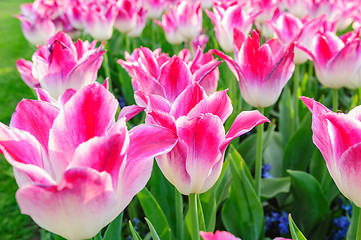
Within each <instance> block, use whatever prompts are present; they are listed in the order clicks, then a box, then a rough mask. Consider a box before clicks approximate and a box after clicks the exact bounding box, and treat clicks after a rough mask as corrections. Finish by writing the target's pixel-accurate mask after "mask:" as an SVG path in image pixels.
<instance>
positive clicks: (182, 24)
mask: <svg viewBox="0 0 361 240" xmlns="http://www.w3.org/2000/svg"><path fill="white" fill-rule="evenodd" d="M175 13H176V14H175V18H176V20H177V23H178V27H179V31H180V33H181V34H182V36H183V37H184V38H185V39H186V40H188V41H190V40H193V39H195V38H196V37H198V36H199V34H200V33H201V31H202V22H203V17H202V9H201V1H200V0H198V1H196V2H195V3H193V2H192V1H180V2H179V3H178V5H177V7H176V10H175Z"/></svg>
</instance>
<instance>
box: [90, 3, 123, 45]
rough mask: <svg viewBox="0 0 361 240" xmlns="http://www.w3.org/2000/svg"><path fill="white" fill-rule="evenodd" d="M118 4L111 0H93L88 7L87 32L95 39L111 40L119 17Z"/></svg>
mask: <svg viewBox="0 0 361 240" xmlns="http://www.w3.org/2000/svg"><path fill="white" fill-rule="evenodd" d="M117 13H118V11H117V6H116V3H115V2H113V1H111V0H93V1H92V2H90V3H88V4H87V6H86V15H85V21H84V25H85V31H86V32H87V33H89V34H90V35H91V36H92V37H93V38H94V39H96V40H99V41H103V40H109V39H110V38H111V37H112V35H113V27H114V23H115V19H116V17H117Z"/></svg>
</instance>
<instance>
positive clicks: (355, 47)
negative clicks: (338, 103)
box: [305, 31, 361, 89]
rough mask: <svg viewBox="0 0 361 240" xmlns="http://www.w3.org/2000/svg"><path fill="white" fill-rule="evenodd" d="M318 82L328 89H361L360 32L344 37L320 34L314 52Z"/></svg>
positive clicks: (313, 47) (315, 39) (315, 42)
mask: <svg viewBox="0 0 361 240" xmlns="http://www.w3.org/2000/svg"><path fill="white" fill-rule="evenodd" d="M305 51H307V52H308V53H309V55H310V56H311V58H312V61H313V63H314V66H315V71H316V76H317V78H318V80H319V81H320V82H321V83H322V84H323V85H324V86H326V87H329V88H334V89H337V88H341V87H348V88H351V89H356V88H358V87H360V86H361V77H360V67H361V39H360V38H359V37H358V32H357V33H353V32H349V33H347V34H345V35H343V36H341V37H338V36H336V34H334V33H333V32H330V31H326V32H324V33H319V34H317V35H316V36H315V37H314V39H313V44H312V47H311V49H310V50H308V49H305Z"/></svg>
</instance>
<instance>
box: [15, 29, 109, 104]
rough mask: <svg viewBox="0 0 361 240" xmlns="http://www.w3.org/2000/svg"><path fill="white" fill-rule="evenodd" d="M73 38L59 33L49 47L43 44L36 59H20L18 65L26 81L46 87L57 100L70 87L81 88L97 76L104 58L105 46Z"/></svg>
mask: <svg viewBox="0 0 361 240" xmlns="http://www.w3.org/2000/svg"><path fill="white" fill-rule="evenodd" d="M95 44H96V41H94V42H92V43H89V42H88V41H85V42H83V41H82V40H80V39H79V40H78V41H77V42H76V43H73V42H72V40H71V38H70V37H69V36H68V35H66V34H65V33H63V32H59V33H58V34H56V35H55V36H53V37H52V38H51V39H49V41H48V43H47V44H46V45H45V46H39V47H38V50H37V51H36V52H35V53H34V55H33V56H32V62H30V61H25V60H24V59H20V60H18V61H17V68H18V70H19V72H20V75H21V77H22V79H23V80H24V82H25V83H26V84H27V85H28V86H30V87H32V88H34V87H39V86H40V87H42V88H44V89H46V90H47V91H48V92H49V93H50V95H51V96H52V97H53V98H55V99H57V98H58V97H59V96H60V95H61V94H62V93H63V92H64V91H65V90H66V89H68V88H73V89H76V90H79V89H80V88H82V87H84V86H86V85H87V84H90V83H93V82H95V81H96V78H97V71H98V69H99V68H100V66H101V63H102V61H103V54H104V52H105V51H104V50H103V47H102V45H101V46H100V47H99V48H96V47H95Z"/></svg>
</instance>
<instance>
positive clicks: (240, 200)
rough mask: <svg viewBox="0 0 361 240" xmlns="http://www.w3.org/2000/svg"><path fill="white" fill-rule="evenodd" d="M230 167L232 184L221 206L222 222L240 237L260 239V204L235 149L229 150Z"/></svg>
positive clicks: (261, 230) (261, 209)
mask: <svg viewBox="0 0 361 240" xmlns="http://www.w3.org/2000/svg"><path fill="white" fill-rule="evenodd" d="M239 160H240V161H239ZM230 169H231V173H232V184H231V188H230V190H229V198H228V199H227V200H226V202H225V204H224V205H223V208H222V221H223V224H224V226H225V227H226V229H227V231H229V232H231V233H232V234H234V235H236V236H240V237H241V238H242V239H249V240H258V239H261V238H262V235H263V227H264V225H263V208H262V204H261V203H260V201H259V200H258V198H257V196H256V193H255V191H254V188H253V184H252V183H251V182H250V179H249V176H247V175H248V174H249V170H248V168H247V165H246V164H245V162H244V160H243V159H242V157H241V156H240V155H239V153H238V152H237V151H235V150H233V151H232V152H231V157H230Z"/></svg>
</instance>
